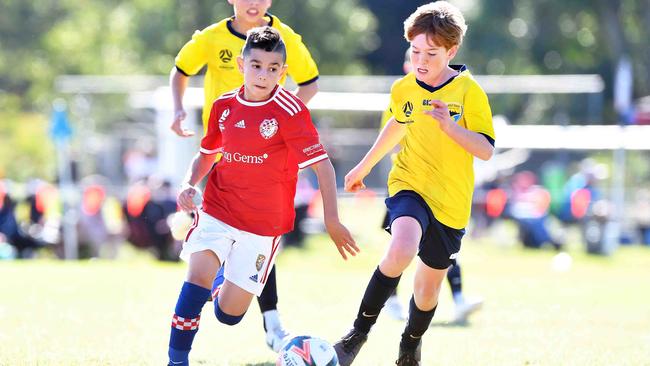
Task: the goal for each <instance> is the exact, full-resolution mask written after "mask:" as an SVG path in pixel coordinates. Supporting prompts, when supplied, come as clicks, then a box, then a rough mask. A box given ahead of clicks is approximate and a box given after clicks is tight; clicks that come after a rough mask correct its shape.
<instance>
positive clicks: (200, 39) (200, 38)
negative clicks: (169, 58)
mask: <svg viewBox="0 0 650 366" xmlns="http://www.w3.org/2000/svg"><path fill="white" fill-rule="evenodd" d="M207 43H208V42H207V34H206V33H205V30H203V31H198V30H197V31H196V32H194V34H193V35H192V39H190V40H189V41H188V42H187V43H185V45H183V48H181V50H180V51H179V52H178V55H176V60H175V64H176V69H178V70H179V71H180V72H182V73H183V74H185V75H186V76H191V75H195V74H196V73H198V72H199V71H200V70H201V68H202V67H203V66H205V64H206V63H207V62H208V51H207V49H208V47H207Z"/></svg>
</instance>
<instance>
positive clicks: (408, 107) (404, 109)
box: [402, 102, 413, 117]
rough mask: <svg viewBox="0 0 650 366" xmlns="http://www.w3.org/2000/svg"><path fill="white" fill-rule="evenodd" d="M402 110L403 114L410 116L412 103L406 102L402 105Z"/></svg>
mask: <svg viewBox="0 0 650 366" xmlns="http://www.w3.org/2000/svg"><path fill="white" fill-rule="evenodd" d="M402 112H404V116H406V117H411V114H412V113H413V103H411V102H406V103H404V105H403V106H402Z"/></svg>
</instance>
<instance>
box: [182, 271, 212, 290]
mask: <svg viewBox="0 0 650 366" xmlns="http://www.w3.org/2000/svg"><path fill="white" fill-rule="evenodd" d="M215 273H216V272H215ZM213 280H214V273H212V274H210V273H208V272H205V271H203V272H194V271H190V272H189V273H188V274H187V282H190V283H193V284H195V285H197V286H201V287H203V288H211V287H212V281H213Z"/></svg>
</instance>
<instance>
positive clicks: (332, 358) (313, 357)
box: [275, 335, 339, 366]
mask: <svg viewBox="0 0 650 366" xmlns="http://www.w3.org/2000/svg"><path fill="white" fill-rule="evenodd" d="M275 364H276V366H336V365H338V364H339V360H338V358H337V357H336V351H334V348H333V347H332V346H331V345H330V344H329V343H327V341H325V340H323V339H320V338H316V337H311V336H307V335H303V336H298V337H294V338H292V339H291V340H289V341H288V342H287V343H286V344H285V345H284V347H282V350H280V356H279V357H278V361H277V362H276V363H275Z"/></svg>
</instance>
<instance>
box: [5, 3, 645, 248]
mask: <svg viewBox="0 0 650 366" xmlns="http://www.w3.org/2000/svg"><path fill="white" fill-rule="evenodd" d="M424 3H426V1H408V2H404V1H397V0H395V1H390V0H386V1H361V0H357V1H347V0H346V1H342V0H341V1H338V0H332V1H325V0H308V1H307V0H306V1H298V0H283V1H276V2H275V3H274V4H273V6H272V8H271V11H272V12H273V13H274V14H276V15H278V16H279V17H280V18H281V19H283V20H284V21H285V22H286V23H288V24H290V25H291V26H292V27H293V28H294V29H295V30H296V31H297V32H299V33H300V34H301V35H302V36H303V39H304V41H305V43H306V44H307V46H308V47H309V49H310V50H311V52H312V54H313V56H314V58H315V59H316V61H317V63H318V66H319V69H320V73H321V78H320V90H321V92H320V93H319V94H318V95H317V97H316V98H315V99H314V100H313V101H312V102H311V103H310V107H311V108H312V109H313V114H314V120H315V122H316V124H317V125H318V127H319V129H320V131H321V134H322V136H323V140H324V143H325V144H326V145H327V146H328V149H329V151H330V155H331V157H332V160H333V162H334V164H335V167H336V168H337V172H338V180H339V184H340V182H341V180H342V177H343V176H344V175H345V172H346V171H347V170H348V169H349V168H351V167H352V166H353V165H354V164H355V163H356V162H357V161H358V160H359V159H360V157H361V156H362V155H363V154H364V153H365V151H367V149H368V147H369V146H370V145H371V144H372V142H373V141H374V138H375V136H376V134H377V131H378V128H379V127H378V126H379V123H380V114H381V112H382V111H383V110H384V108H385V106H386V105H387V103H388V94H387V93H388V91H389V88H390V85H391V83H392V82H393V81H394V80H395V79H396V78H398V77H399V76H400V74H401V73H402V63H403V57H404V52H405V50H406V46H407V44H406V42H405V41H404V39H403V36H402V22H403V20H404V19H405V17H406V16H408V14H410V13H411V12H412V11H413V10H414V9H415V8H416V7H417V6H418V5H420V4H424ZM454 3H455V5H457V6H458V7H460V8H461V10H462V11H463V12H464V14H465V17H466V19H467V22H468V24H469V31H468V33H467V36H466V39H465V41H464V44H463V47H462V48H461V52H460V54H459V55H458V56H457V58H456V60H455V61H456V62H457V63H463V64H466V65H467V66H468V67H469V69H470V70H471V71H472V72H473V73H474V74H475V75H477V78H478V80H479V82H480V83H481V85H482V86H483V87H484V88H485V90H486V91H487V93H488V95H489V98H490V102H491V105H492V110H493V113H494V115H495V126H496V130H497V135H498V138H497V145H496V146H497V148H498V149H497V155H496V156H495V158H494V159H492V161H490V162H488V163H477V182H476V184H477V191H476V195H475V207H474V212H473V215H474V216H475V220H473V221H472V225H474V226H476V227H477V228H476V230H475V232H476V233H482V232H485V231H484V229H485V228H487V227H489V226H491V225H492V222H493V221H495V220H497V221H498V220H499V219H504V220H510V221H511V222H514V223H515V224H516V225H517V227H518V235H519V239H520V241H521V242H522V244H524V245H526V246H542V245H543V244H544V242H550V243H552V244H553V245H555V246H556V247H560V246H562V245H563V244H564V242H566V238H565V236H566V235H565V234H566V233H565V230H564V228H566V227H578V228H579V230H580V232H581V233H582V234H581V238H580V241H581V242H582V243H583V244H584V245H585V247H588V248H587V249H588V251H589V252H593V253H600V254H609V253H611V252H612V251H613V250H615V248H616V247H617V246H618V245H619V244H645V245H647V244H649V243H650V210H649V207H650V203H649V202H648V199H649V197H650V191H649V189H650V186H649V177H650V169H649V165H648V163H647V161H648V149H649V148H650V144H649V143H648V141H650V132H648V128H650V127H647V126H646V125H647V124H649V123H650V71H649V68H648V65H649V64H650V47H648V43H647V42H648V41H647V40H648V39H650V34H649V32H650V30H649V28H648V27H647V25H648V24H650V23H649V22H650V3H648V2H647V1H638V0H637V1H635V0H624V1H600V0H599V1H580V0H568V1H563V2H549V1H543V2H536V1H527V0H516V1H490V2H488V1H479V0H459V1H455V2H454ZM231 14H232V7H231V5H229V4H228V3H227V2H226V1H198V0H184V1H150V0H134V1H85V2H83V3H82V4H79V3H78V2H69V1H48V0H38V1H28V2H25V1H11V0H8V1H4V2H3V3H2V11H1V12H0V47H1V52H0V70H1V71H0V131H2V133H1V135H0V179H1V182H0V198H2V200H1V201H0V207H1V208H2V211H1V212H2V216H1V217H2V220H3V221H2V222H3V224H2V225H3V226H2V227H3V229H2V231H1V232H2V236H1V237H0V238H2V242H3V243H5V245H3V246H2V251H1V254H0V257H2V258H16V257H19V258H28V257H32V256H38V255H39V253H38V252H39V251H38V249H39V248H43V247H46V248H50V249H52V250H51V252H53V253H54V255H56V256H57V257H68V258H77V257H82V258H83V257H94V256H100V255H103V256H108V257H112V256H115V253H116V250H117V249H118V247H119V246H120V245H122V244H124V243H125V242H128V243H130V244H133V245H135V246H137V247H140V248H148V249H152V250H153V252H154V253H155V254H156V255H157V257H158V258H160V259H164V260H173V259H175V258H176V252H177V251H178V246H179V243H178V242H176V241H175V240H174V239H173V237H172V236H171V235H170V228H169V224H168V222H171V220H172V219H173V217H172V216H170V215H173V214H174V213H175V211H176V209H175V205H174V199H175V194H176V189H177V187H178V182H179V180H180V178H181V177H182V174H183V172H184V171H185V168H186V167H187V162H188V161H189V159H190V158H191V156H192V155H193V154H194V153H195V151H196V146H197V144H198V138H196V139H194V140H192V139H185V140H181V139H179V138H176V136H175V135H173V134H172V133H171V132H170V131H169V125H170V121H171V98H170V92H169V89H168V88H167V86H168V81H167V74H168V72H169V70H170V69H171V68H172V66H173V65H174V56H175V55H176V53H177V52H178V50H179V49H180V47H181V46H182V45H183V44H184V42H185V41H186V40H187V39H189V37H190V35H191V34H192V33H193V32H194V30H196V29H202V28H204V27H206V26H208V25H209V24H211V23H213V22H215V21H216V20H218V19H222V18H224V17H227V16H230V15H231ZM322 19H328V21H327V22H323V21H321V20H322ZM644 24H645V25H644ZM191 85H192V86H193V88H190V90H189V91H188V93H187V95H186V98H185V100H186V104H187V105H188V106H189V109H190V117H189V118H188V122H186V123H188V124H190V125H191V126H190V127H192V128H194V129H195V130H199V131H200V128H199V127H198V126H199V119H200V118H199V116H200V111H201V103H202V98H201V93H202V91H201V89H200V86H201V85H202V77H200V76H199V77H194V78H192V84H191ZM389 169H390V161H389V160H388V159H386V160H385V161H384V162H382V164H381V165H380V166H379V167H378V168H377V169H375V171H374V172H373V174H372V175H371V176H370V177H369V178H368V185H369V187H370V188H371V194H375V195H376V196H377V198H378V199H381V198H382V197H383V196H384V195H385V192H386V189H385V177H386V174H387V172H388V170H389ZM303 180H305V181H306V184H303V186H304V187H306V189H308V190H309V189H311V188H316V187H314V181H313V177H309V176H308V175H307V176H306V177H305V179H303ZM315 196H318V195H315ZM315 196H314V195H311V194H309V193H308V194H306V195H304V197H302V198H299V199H298V200H297V201H300V203H299V204H298V206H302V207H303V210H302V211H305V210H304V207H305V205H309V204H312V202H311V199H312V197H315ZM495 197H496V198H495ZM314 211H317V210H311V211H310V212H314ZM305 212H306V211H305ZM302 216H305V217H306V218H307V219H309V213H304V215H301V218H302ZM533 219H534V220H533ZM547 221H550V225H552V226H554V227H555V229H552V230H553V232H549V233H542V234H539V233H538V232H537V231H539V230H542V229H543V227H546V225H548V223H547ZM530 225H533V226H532V227H529V226H530ZM542 225H544V226H542ZM304 226H306V229H305V230H307V231H309V230H312V231H314V230H318V225H317V224H314V223H312V225H310V224H309V221H308V223H307V224H305V225H304ZM66 228H67V229H66ZM299 228H302V226H299ZM530 230H532V231H533V232H534V233H536V234H535V235H532V234H530V233H529V231H530ZM548 230H551V229H548ZM531 235H532V238H531ZM540 235H541V236H540ZM542 239H544V240H542ZM540 241H541V242H540ZM63 243H68V245H67V250H66V246H64V245H62V244H63ZM43 255H47V254H45V253H43Z"/></svg>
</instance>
